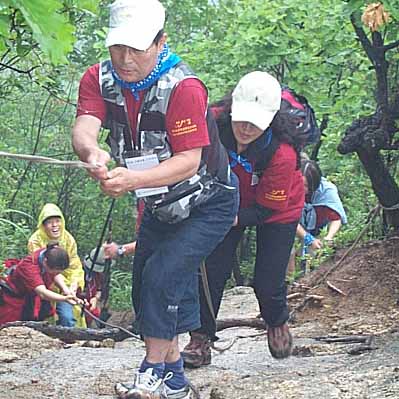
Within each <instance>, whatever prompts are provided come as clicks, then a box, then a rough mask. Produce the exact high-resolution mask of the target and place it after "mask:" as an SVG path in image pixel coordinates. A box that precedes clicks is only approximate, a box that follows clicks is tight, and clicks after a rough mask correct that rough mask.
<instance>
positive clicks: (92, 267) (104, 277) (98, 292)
mask: <svg viewBox="0 0 399 399" xmlns="http://www.w3.org/2000/svg"><path fill="white" fill-rule="evenodd" d="M107 245H109V244H107ZM96 252H97V257H96ZM95 257H96V261H95V262H94V258H95ZM107 258H109V257H108V256H107V255H106V253H105V251H104V248H103V247H101V248H100V249H99V250H98V251H97V248H94V249H93V250H92V251H91V252H90V253H89V254H87V255H86V256H85V257H84V260H83V269H84V272H85V290H84V297H85V299H86V301H87V309H88V310H89V311H90V313H92V314H93V315H94V316H95V317H97V318H99V319H100V320H103V321H107V320H106V319H108V318H109V317H110V314H108V312H107V310H106V308H107V303H105V302H106V301H107V299H108V295H109V289H110V287H109V282H110V273H111V269H112V266H113V265H114V263H115V262H114V261H110V263H107ZM105 313H107V316H106V315H105ZM85 317H86V324H87V326H88V327H90V326H91V324H92V321H93V318H92V317H91V316H90V315H89V314H87V313H86V314H85ZM98 323H99V322H98ZM97 326H98V327H102V325H101V324H100V323H99V324H97Z"/></svg>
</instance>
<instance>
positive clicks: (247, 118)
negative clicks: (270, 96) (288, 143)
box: [231, 101, 278, 130]
mask: <svg viewBox="0 0 399 399" xmlns="http://www.w3.org/2000/svg"><path fill="white" fill-rule="evenodd" d="M277 111H278V110H276V111H265V110H264V108H263V107H261V106H260V105H258V104H254V103H253V102H241V101H240V102H237V101H233V104H232V106H231V120H232V121H233V122H250V123H252V124H253V125H255V126H256V127H258V128H259V129H261V130H266V129H267V128H268V127H269V126H270V124H271V122H272V120H273V118H274V116H275V115H276V113H277Z"/></svg>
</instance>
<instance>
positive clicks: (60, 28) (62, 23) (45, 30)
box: [12, 0, 75, 64]
mask: <svg viewBox="0 0 399 399" xmlns="http://www.w3.org/2000/svg"><path fill="white" fill-rule="evenodd" d="M12 3H13V5H14V7H15V8H17V9H19V10H20V12H21V13H22V15H23V16H24V18H25V20H26V22H27V24H28V25H29V26H30V28H31V29H32V33H33V36H34V38H35V39H36V40H37V42H38V43H39V45H40V48H41V49H42V51H43V52H44V53H45V54H46V55H47V56H48V57H49V58H50V60H51V62H52V63H54V64H60V63H65V62H66V61H67V59H66V55H67V54H68V53H69V52H70V51H71V50H72V46H73V43H74V41H75V38H74V36H73V33H74V31H75V28H74V27H73V26H72V25H71V24H70V23H69V22H68V20H67V18H66V16H65V15H63V14H61V13H60V10H61V9H62V7H63V4H62V2H61V1H60V0H25V1H24V0H12Z"/></svg>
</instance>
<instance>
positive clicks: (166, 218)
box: [145, 168, 235, 224]
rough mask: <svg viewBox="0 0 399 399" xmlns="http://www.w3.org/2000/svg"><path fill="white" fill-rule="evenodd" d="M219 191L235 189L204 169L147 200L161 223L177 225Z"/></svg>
mask: <svg viewBox="0 0 399 399" xmlns="http://www.w3.org/2000/svg"><path fill="white" fill-rule="evenodd" d="M219 189H235V188H232V187H229V186H227V185H225V184H222V183H220V182H219V181H218V179H217V178H216V177H213V176H210V175H209V174H207V173H206V172H205V168H202V169H201V170H200V171H199V172H198V173H197V174H196V175H194V176H193V177H191V178H190V179H187V180H184V181H183V182H181V183H178V184H176V185H175V186H173V187H172V189H170V190H169V192H167V193H165V194H161V195H160V196H152V197H146V198H145V204H146V207H147V208H148V209H150V211H151V213H152V214H153V215H154V216H155V217H156V218H157V219H158V220H159V221H161V222H163V223H170V224H175V223H179V222H181V221H183V220H184V219H187V218H188V217H189V216H190V213H191V210H192V209H193V208H195V207H197V206H198V205H200V204H203V203H205V202H207V201H209V199H211V198H212V197H214V195H215V194H216V193H217V192H218V190H219Z"/></svg>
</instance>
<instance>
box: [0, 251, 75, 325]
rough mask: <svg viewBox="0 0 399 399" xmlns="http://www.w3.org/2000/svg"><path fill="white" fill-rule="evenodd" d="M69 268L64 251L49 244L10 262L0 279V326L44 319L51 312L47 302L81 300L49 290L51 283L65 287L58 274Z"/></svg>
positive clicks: (72, 303)
mask: <svg viewBox="0 0 399 399" xmlns="http://www.w3.org/2000/svg"><path fill="white" fill-rule="evenodd" d="M68 267H69V257H68V254H67V253H66V251H65V250H64V249H62V248H60V247H59V246H58V245H55V244H52V245H49V246H48V247H47V248H41V249H38V250H37V251H34V252H33V253H32V254H31V255H28V256H26V257H25V258H24V259H21V260H20V261H18V263H15V264H14V265H12V266H11V265H10V266H9V268H8V269H7V276H6V277H5V279H4V280H0V326H1V325H2V324H5V323H8V322H12V321H17V320H44V319H45V318H47V317H49V316H51V315H52V313H53V312H52V307H51V306H50V304H49V302H48V301H51V302H57V303H68V304H70V305H71V306H72V305H77V304H79V303H82V301H81V300H79V299H78V298H76V296H75V295H73V294H72V293H69V294H68V295H60V294H57V293H55V292H53V291H52V290H51V288H52V286H53V283H54V284H56V285H57V286H58V287H60V288H61V290H63V289H65V282H64V277H63V275H62V273H63V272H64V271H65V270H66V269H67V268H68Z"/></svg>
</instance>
